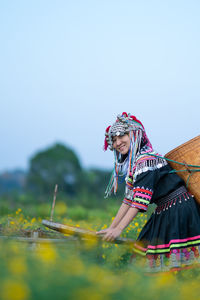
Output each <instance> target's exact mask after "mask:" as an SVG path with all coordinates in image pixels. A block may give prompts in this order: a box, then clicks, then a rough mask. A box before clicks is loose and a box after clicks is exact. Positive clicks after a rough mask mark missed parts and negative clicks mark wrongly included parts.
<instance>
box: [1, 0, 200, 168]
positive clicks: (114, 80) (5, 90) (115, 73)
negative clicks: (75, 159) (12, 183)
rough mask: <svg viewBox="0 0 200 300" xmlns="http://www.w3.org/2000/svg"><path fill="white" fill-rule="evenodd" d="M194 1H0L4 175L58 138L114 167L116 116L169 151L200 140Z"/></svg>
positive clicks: (199, 45) (198, 10)
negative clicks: (131, 120) (107, 136)
mask: <svg viewBox="0 0 200 300" xmlns="http://www.w3.org/2000/svg"><path fill="white" fill-rule="evenodd" d="M199 16H200V2H199V1H198V0H196V1H194V0H191V1H184V0H182V1H176V0H168V1H160V0H159V1H156V0H154V1H151V0H146V1H143V0H140V1H134V0H123V1H119V0H112V1H109V0H101V1H100V0H99V1H96V0H93V1H88V0H84V1H78V0H74V1H68V0H57V1H52V0H29V1H25V0H24V1H21V0H1V1H0V39H1V47H0V70H1V72H0V87H1V88H0V101H1V105H0V111H1V120H0V122H1V126H0V136H1V152H0V153H1V155H0V171H3V170H10V169H13V168H27V166H28V161H29V159H30V157H31V156H32V155H34V154H35V153H36V152H37V151H39V150H42V149H45V148H46V147H48V146H50V145H52V144H53V143H55V142H56V141H59V142H63V143H65V144H66V145H69V146H70V147H72V148H73V149H74V150H75V151H76V152H77V154H78V155H79V156H80V160H81V163H82V164H83V166H85V167H90V166H97V167H106V168H111V167H112V153H109V152H107V153H104V152H103V151H102V146H103V141H104V129H105V127H107V126H108V125H109V124H110V123H113V122H114V120H115V116H116V115H117V114H119V113H121V112H122V111H127V112H130V113H132V114H134V115H136V116H137V117H138V118H139V119H141V121H142V122H143V123H144V126H145V128H146V131H147V135H148V136H149V138H150V140H151V142H152V144H153V145H154V148H155V149H156V150H157V151H159V152H161V154H165V153H166V152H168V151H170V150H171V149H173V148H174V147H176V146H178V145H180V144H181V143H183V142H186V141H187V140H188V139H190V138H193V137H195V136H196V135H198V134H199V124H200V121H199V115H200V84H199V83H200V76H199V75H200V54H199V53H200V18H199Z"/></svg>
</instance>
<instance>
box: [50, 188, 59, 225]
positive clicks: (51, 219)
mask: <svg viewBox="0 0 200 300" xmlns="http://www.w3.org/2000/svg"><path fill="white" fill-rule="evenodd" d="M57 190H58V185H57V184H56V185H55V190H54V197H53V203H52V208H51V218H50V221H51V222H52V221H53V212H54V207H55V203H56V194H57Z"/></svg>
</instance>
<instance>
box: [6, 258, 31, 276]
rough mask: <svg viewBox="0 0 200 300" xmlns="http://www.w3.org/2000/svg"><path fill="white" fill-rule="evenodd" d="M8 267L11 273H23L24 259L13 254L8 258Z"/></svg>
mask: <svg viewBox="0 0 200 300" xmlns="http://www.w3.org/2000/svg"><path fill="white" fill-rule="evenodd" d="M8 269H9V270H10V271H11V273H12V274H24V273H26V271H27V267H26V264H25V261H24V259H23V258H22V257H19V256H18V257H17V256H14V257H13V258H11V259H10V260H9V262H8Z"/></svg>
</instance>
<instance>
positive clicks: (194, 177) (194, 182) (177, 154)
mask: <svg viewBox="0 0 200 300" xmlns="http://www.w3.org/2000/svg"><path fill="white" fill-rule="evenodd" d="M165 157H166V158H169V159H172V160H175V161H177V162H180V163H184V164H185V165H179V164H177V163H175V162H170V161H168V162H169V164H170V165H171V167H172V168H173V169H175V170H177V171H180V170H184V169H185V170H186V171H184V172H177V174H178V175H179V176H180V177H181V178H182V179H183V180H184V181H185V183H187V184H188V185H187V189H188V190H189V192H190V193H191V194H192V195H194V196H195V199H196V201H197V202H198V203H199V204H200V172H194V170H196V169H200V168H196V167H191V166H188V165H195V166H200V135H198V136H197V137H195V138H193V139H191V140H189V141H188V142H186V143H184V144H182V145H180V146H179V147H177V148H175V149H173V150H172V151H170V152H168V153H167V154H166V155H165ZM189 176H190V177H189Z"/></svg>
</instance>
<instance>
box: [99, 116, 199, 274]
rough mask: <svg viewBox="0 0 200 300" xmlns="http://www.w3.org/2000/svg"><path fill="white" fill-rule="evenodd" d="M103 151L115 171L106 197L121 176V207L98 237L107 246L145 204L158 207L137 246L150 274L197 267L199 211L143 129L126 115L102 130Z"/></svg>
mask: <svg viewBox="0 0 200 300" xmlns="http://www.w3.org/2000/svg"><path fill="white" fill-rule="evenodd" d="M105 135H106V137H105V145H104V148H105V150H107V148H108V147H109V148H110V150H113V151H114V159H115V162H114V171H113V174H112V176H111V180H110V183H109V185H108V188H107V190H106V196H109V195H110V194H111V193H112V191H114V193H116V191H117V185H118V181H119V180H120V178H121V177H123V176H125V181H126V188H125V197H124V199H123V202H122V205H121V207H120V208H119V211H118V213H117V215H116V217H115V218H114V220H113V222H112V224H111V225H110V227H109V228H107V229H105V230H101V231H99V232H97V234H103V235H104V239H105V240H106V241H112V240H114V239H115V238H117V237H118V236H119V235H120V234H121V233H122V231H123V230H124V228H126V227H127V226H128V225H129V223H130V222H131V221H132V220H133V219H134V218H135V216H136V215H137V214H138V213H144V212H145V211H146V210H147V208H148V205H149V204H150V203H155V204H156V205H157V207H156V209H155V211H154V212H153V214H152V216H151V217H150V219H149V221H148V222H147V223H146V225H145V226H144V228H143V229H142V231H141V233H140V235H139V237H138V239H137V243H136V245H138V249H139V251H141V252H142V254H143V255H146V257H147V262H148V266H149V267H150V269H151V270H152V271H159V270H169V269H171V268H180V267H184V266H187V267H188V265H191V264H193V263H200V259H199V254H200V207H199V205H198V204H197V203H196V201H195V199H194V197H193V196H192V195H191V194H190V193H189V192H188V191H187V190H186V188H185V184H184V181H183V180H182V179H181V178H180V177H179V176H178V175H177V174H175V173H170V171H171V167H170V166H169V165H168V163H167V161H166V160H165V159H164V158H162V157H160V156H159V155H158V153H156V152H154V150H153V148H152V145H151V143H150V141H149V139H148V138H147V135H146V132H145V129H144V126H143V125H142V123H141V122H140V121H139V120H137V119H136V117H134V116H131V115H130V114H127V113H122V115H121V116H118V117H117V120H116V122H115V123H114V124H113V125H112V126H109V127H108V128H107V129H106V134H105Z"/></svg>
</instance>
